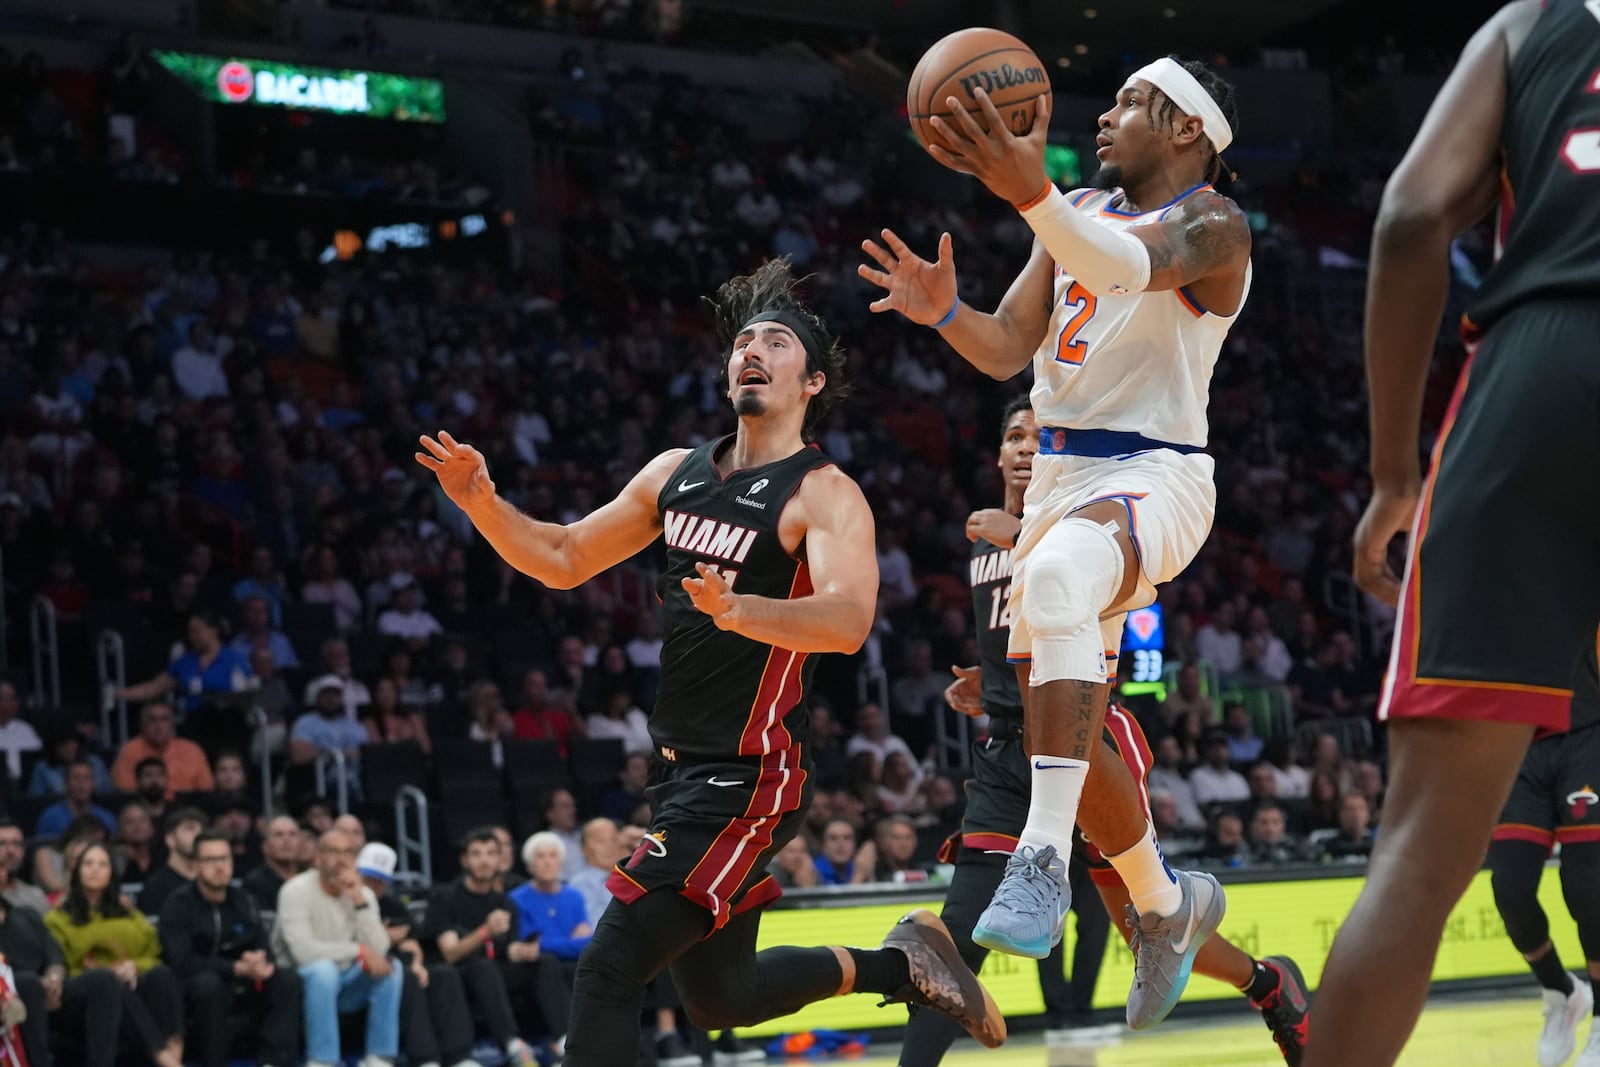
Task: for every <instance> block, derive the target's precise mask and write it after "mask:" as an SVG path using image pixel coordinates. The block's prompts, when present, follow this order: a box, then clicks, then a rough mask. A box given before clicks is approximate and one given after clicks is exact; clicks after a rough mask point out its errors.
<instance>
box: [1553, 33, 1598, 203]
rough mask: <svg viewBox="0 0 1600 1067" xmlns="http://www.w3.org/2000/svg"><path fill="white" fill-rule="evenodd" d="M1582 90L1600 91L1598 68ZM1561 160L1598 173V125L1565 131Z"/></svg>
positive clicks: (1588, 172) (1580, 171)
mask: <svg viewBox="0 0 1600 1067" xmlns="http://www.w3.org/2000/svg"><path fill="white" fill-rule="evenodd" d="M1589 10H1591V11H1594V12H1595V17H1596V18H1600V9H1597V8H1596V7H1595V5H1592V4H1591V5H1590V8H1589ZM1584 92H1587V93H1600V70H1597V71H1595V72H1594V73H1593V74H1591V75H1590V76H1589V80H1588V81H1587V82H1586V83H1585V85H1584ZM1561 160H1562V162H1563V163H1565V164H1566V165H1567V166H1569V167H1571V168H1572V169H1573V170H1574V171H1576V172H1577V173H1579V174H1600V126H1580V127H1578V128H1577V129H1575V130H1570V131H1568V133H1567V137H1566V140H1564V141H1562V142H1561Z"/></svg>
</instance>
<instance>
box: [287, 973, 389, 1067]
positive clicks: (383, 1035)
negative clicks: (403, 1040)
mask: <svg viewBox="0 0 1600 1067" xmlns="http://www.w3.org/2000/svg"><path fill="white" fill-rule="evenodd" d="M390 964H391V967H390V971H389V976H388V977H387V978H373V977H372V976H371V975H369V974H367V972H366V971H363V970H362V969H361V965H360V964H358V963H352V964H351V965H350V966H349V967H347V968H345V970H343V971H340V970H339V966H338V964H336V963H334V962H333V961H332V960H317V961H316V962H315V963H308V964H306V965H305V966H304V967H302V968H300V982H301V984H302V985H303V986H304V987H305V999H306V1014H305V1022H306V1059H308V1060H315V1061H316V1062H318V1063H338V1062H339V1016H340V1015H341V1014H344V1013H349V1012H352V1011H360V1010H361V1009H362V1008H366V1009H367V1047H366V1054H367V1055H368V1056H382V1057H383V1058H384V1059H386V1060H392V1059H394V1058H395V1057H396V1056H398V1055H399V1054H400V991H401V988H402V983H403V981H404V973H403V971H402V969H401V967H400V965H399V964H397V963H395V962H394V961H392V960H391V961H390Z"/></svg>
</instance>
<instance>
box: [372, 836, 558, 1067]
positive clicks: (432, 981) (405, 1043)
mask: <svg viewBox="0 0 1600 1067" xmlns="http://www.w3.org/2000/svg"><path fill="white" fill-rule="evenodd" d="M396 860H397V857H396V855H395V851H394V849H392V848H390V847H389V846H388V845H385V844H383V843H381V842H377V841H375V842H373V843H372V844H370V845H367V846H366V847H365V848H363V849H362V850H361V855H360V856H359V857H357V859H356V870H357V872H359V873H360V875H361V880H362V881H364V882H365V883H366V884H367V888H368V889H370V890H372V892H373V893H374V894H375V895H376V896H377V898H378V913H379V915H381V916H382V918H383V927H384V929H385V930H387V931H389V938H390V940H392V941H393V942H394V946H395V950H394V955H395V957H396V959H397V960H398V962H399V964H400V965H401V966H402V967H403V968H404V970H405V989H404V991H403V992H402V994H401V997H400V1019H401V1034H400V1045H401V1047H402V1048H403V1049H405V1053H406V1058H407V1059H408V1060H410V1061H411V1062H412V1063H415V1064H418V1065H419V1067H439V1065H440V1064H443V1065H444V1067H479V1065H478V1062H477V1061H476V1060H474V1059H472V1045H473V1042H474V1040H475V1039H476V1036H477V1035H476V1034H475V1032H474V1030H473V1025H472V1007H471V1005H470V1004H469V1003H468V1001H467V990H466V986H464V985H463V984H462V981H461V974H460V972H459V971H457V970H456V969H455V968H454V967H452V966H451V965H450V964H448V963H432V964H430V963H428V962H427V958H426V956H425V954H424V952H423V948H422V945H421V943H420V942H419V941H418V940H417V938H416V937H415V936H414V935H413V929H412V928H413V926H414V923H413V917H412V912H411V909H410V908H409V907H407V906H406V904H405V903H404V902H403V901H402V900H401V899H400V898H399V897H397V896H396V895H395V894H394V893H392V892H391V891H390V890H391V889H392V888H393V886H394V870H395V865H396ZM524 1048H526V1046H524ZM508 1051H510V1050H508ZM512 1059H513V1060H516V1061H518V1067H522V1062H521V1061H520V1059H519V1057H517V1056H516V1055H515V1054H514V1053H513V1054H512ZM529 1062H530V1063H531V1056H530V1057H529Z"/></svg>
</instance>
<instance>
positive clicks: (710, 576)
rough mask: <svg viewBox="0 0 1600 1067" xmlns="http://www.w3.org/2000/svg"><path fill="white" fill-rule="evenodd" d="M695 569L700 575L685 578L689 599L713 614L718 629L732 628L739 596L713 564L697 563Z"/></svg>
mask: <svg viewBox="0 0 1600 1067" xmlns="http://www.w3.org/2000/svg"><path fill="white" fill-rule="evenodd" d="M694 569H695V570H696V571H698V572H699V573H700V577H698V578H685V579H684V580H683V591H684V592H685V593H688V594H689V600H690V602H691V603H692V604H694V606H695V607H697V608H699V609H700V610H701V611H703V612H705V613H706V614H707V615H709V616H711V621H712V622H714V623H716V624H717V629H719V630H729V629H732V628H733V623H734V612H735V610H736V609H737V607H738V604H739V598H738V597H737V596H735V595H734V593H733V590H732V589H731V588H730V587H729V585H728V583H727V582H726V581H724V580H723V578H722V575H721V574H719V573H718V572H717V568H715V567H713V566H712V565H711V564H709V563H696V564H695V565H694Z"/></svg>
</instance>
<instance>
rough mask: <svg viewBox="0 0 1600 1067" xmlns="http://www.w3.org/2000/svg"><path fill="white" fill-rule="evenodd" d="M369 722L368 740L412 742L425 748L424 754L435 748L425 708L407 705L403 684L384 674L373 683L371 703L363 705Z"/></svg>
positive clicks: (390, 743)
mask: <svg viewBox="0 0 1600 1067" xmlns="http://www.w3.org/2000/svg"><path fill="white" fill-rule="evenodd" d="M362 718H363V720H364V721H365V722H366V726H367V742H368V743H369V744H374V745H398V744H406V743H407V742H410V743H412V744H415V745H416V746H417V747H418V748H420V749H422V752H423V754H424V755H428V754H431V753H432V752H433V739H432V738H430V737H429V736H428V720H427V719H426V718H425V717H424V716H423V714H422V710H421V709H420V708H416V707H405V706H403V705H402V704H401V703H400V687H399V686H397V685H395V684H394V679H393V678H390V677H388V676H387V675H385V676H384V677H382V678H379V679H378V680H377V681H376V682H374V683H373V685H372V703H371V704H370V705H368V706H367V707H366V708H364V709H362Z"/></svg>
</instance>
